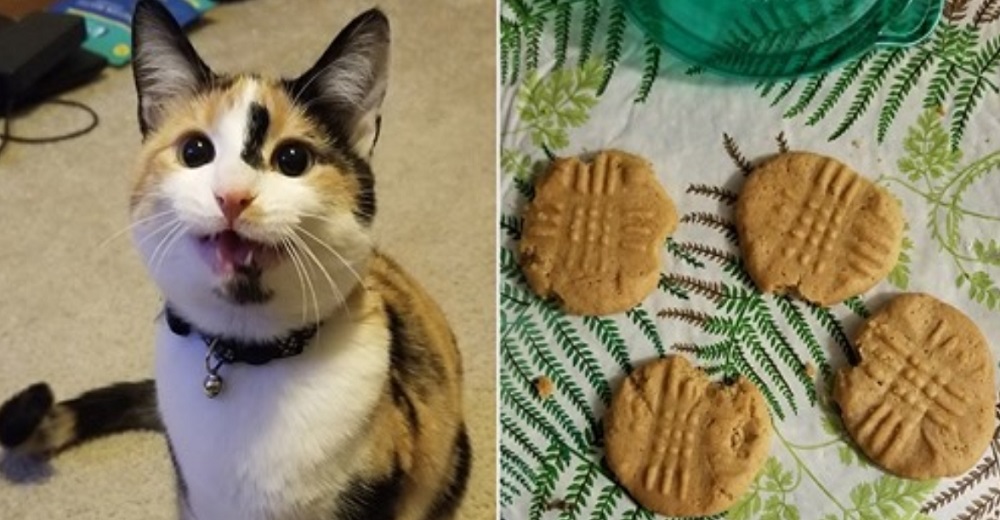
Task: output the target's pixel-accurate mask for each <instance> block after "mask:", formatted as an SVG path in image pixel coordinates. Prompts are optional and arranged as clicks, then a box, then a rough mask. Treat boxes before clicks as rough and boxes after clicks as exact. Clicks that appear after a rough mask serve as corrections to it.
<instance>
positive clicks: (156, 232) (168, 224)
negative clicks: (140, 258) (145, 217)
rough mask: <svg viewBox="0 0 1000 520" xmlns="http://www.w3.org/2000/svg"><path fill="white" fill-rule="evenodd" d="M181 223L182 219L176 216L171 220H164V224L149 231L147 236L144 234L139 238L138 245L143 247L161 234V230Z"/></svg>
mask: <svg viewBox="0 0 1000 520" xmlns="http://www.w3.org/2000/svg"><path fill="white" fill-rule="evenodd" d="M179 223H180V219H178V218H176V217H174V218H172V219H170V220H169V221H167V222H164V223H163V224H160V225H159V226H158V227H157V228H156V229H154V230H153V231H150V232H149V233H147V234H146V236H144V237H142V238H141V239H139V241H138V242H137V243H136V245H137V246H140V247H141V246H142V245H144V244H145V243H146V242H149V241H150V240H151V239H153V238H155V237H157V236H159V234H160V233H161V232H164V231H165V230H166V229H167V228H170V227H173V226H174V225H176V224H179Z"/></svg>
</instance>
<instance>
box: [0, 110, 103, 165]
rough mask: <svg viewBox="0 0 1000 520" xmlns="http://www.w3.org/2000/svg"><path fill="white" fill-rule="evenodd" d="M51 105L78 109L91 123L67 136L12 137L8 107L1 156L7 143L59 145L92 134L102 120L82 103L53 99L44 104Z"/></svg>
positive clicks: (4, 117) (0, 137)
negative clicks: (88, 117)
mask: <svg viewBox="0 0 1000 520" xmlns="http://www.w3.org/2000/svg"><path fill="white" fill-rule="evenodd" d="M46 103H50V104H53V105H62V106H67V107H72V108H76V109H79V110H82V111H84V112H86V113H87V115H89V116H90V122H88V123H87V125H86V126H84V127H83V128H80V129H78V130H73V131H72V132H68V133H65V134H59V135H51V136H42V137H23V136H19V135H12V134H11V133H10V121H11V107H10V106H8V107H7V108H6V110H5V111H4V114H3V121H4V122H3V133H0V154H2V153H3V149H4V147H6V146H7V143H22V144H46V143H58V142H60V141H66V140H68V139H75V138H77V137H80V136H82V135H86V134H88V133H90V132H91V131H92V130H93V129H95V128H97V125H99V124H100V122H101V118H100V117H99V116H98V115H97V112H95V111H94V109H92V108H90V107H89V106H87V105H85V104H83V103H80V102H79V101H70V100H68V99H52V100H49V101H45V102H43V103H42V104H46Z"/></svg>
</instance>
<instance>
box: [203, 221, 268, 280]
mask: <svg viewBox="0 0 1000 520" xmlns="http://www.w3.org/2000/svg"><path fill="white" fill-rule="evenodd" d="M206 242H207V245H208V249H209V250H208V251H206V253H208V255H209V259H210V261H211V263H212V264H213V267H214V268H215V270H216V271H217V272H220V273H232V272H234V271H236V270H237V269H239V268H249V267H254V268H261V267H265V266H266V264H269V263H270V262H269V258H270V257H271V256H273V255H271V254H270V252H271V251H270V249H269V248H268V247H267V246H266V245H264V244H261V243H259V242H254V241H252V240H247V239H245V238H243V237H241V236H240V235H239V234H238V233H236V232H235V231H232V230H226V231H223V232H222V233H219V234H218V235H215V236H214V237H210V238H208V239H207V240H206Z"/></svg>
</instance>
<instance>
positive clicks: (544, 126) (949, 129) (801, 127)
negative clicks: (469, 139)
mask: <svg viewBox="0 0 1000 520" xmlns="http://www.w3.org/2000/svg"><path fill="white" fill-rule="evenodd" d="M944 15H945V16H944V19H943V21H942V24H941V25H940V26H939V27H938V29H937V30H936V31H935V33H934V34H933V35H932V37H931V38H930V39H929V40H928V41H926V42H925V43H923V44H921V45H919V46H915V47H912V48H907V49H894V50H876V51H872V52H870V53H868V54H865V55H863V56H861V57H859V58H857V59H855V60H853V61H850V62H848V63H847V64H845V65H844V66H843V67H841V68H839V69H837V70H834V71H831V72H829V73H825V74H820V75H817V76H814V77H809V78H802V79H799V80H795V81H787V82H775V83H746V82H742V83H741V82H736V81H732V80H724V79H720V78H716V77H713V76H710V75H708V74H704V73H702V72H701V71H699V70H697V69H692V68H690V67H689V66H687V65H685V64H683V63H680V62H678V61H677V60H676V59H675V58H673V57H671V56H669V55H667V54H665V53H661V51H660V50H659V49H658V48H657V47H655V46H654V45H652V44H651V43H650V42H649V41H647V40H645V39H644V38H643V36H642V34H641V33H640V32H639V31H638V30H637V29H636V28H634V27H633V26H632V25H631V24H630V22H629V21H628V20H627V19H626V17H625V15H624V11H623V7H622V4H621V3H620V2H619V1H618V0H503V3H502V8H501V12H500V16H501V20H500V24H501V34H500V47H501V71H500V72H501V81H502V83H503V86H502V89H501V96H502V99H501V111H502V115H501V120H502V121H503V129H502V144H501V146H502V150H501V167H502V170H503V177H502V181H501V184H502V192H503V195H502V209H501V212H502V215H501V220H500V223H499V225H500V228H501V234H502V238H501V250H500V266H501V269H500V270H501V274H500V277H501V280H500V288H499V291H500V304H501V308H500V333H501V338H502V339H501V345H500V354H501V371H500V385H501V388H500V395H501V413H500V422H501V447H500V468H501V469H500V479H501V481H500V500H501V508H502V509H501V511H502V516H503V518H505V519H506V520H524V519H530V520H537V519H560V520H573V519H587V520H601V519H627V520H633V519H651V518H655V515H653V514H652V513H650V512H648V511H646V510H644V509H643V508H641V507H639V506H637V505H636V504H635V503H634V502H633V501H632V500H631V498H630V497H629V496H628V495H627V494H626V493H625V492H624V491H623V490H622V489H621V488H620V487H618V486H617V485H616V484H615V482H614V480H613V479H612V478H611V475H610V473H609V471H608V470H607V468H606V467H605V466H604V465H602V462H601V460H602V457H603V449H602V439H601V429H602V428H601V417H602V416H603V413H604V410H605V407H606V406H607V404H608V402H609V401H610V397H611V392H612V389H613V388H614V385H615V384H616V383H617V382H618V381H619V380H620V378H621V375H622V374H623V373H625V372H628V371H630V370H631V369H632V367H633V366H634V365H635V364H637V363H640V362H642V361H644V360H647V359H650V358H653V357H656V356H662V355H665V354H668V353H681V354H683V355H686V356H689V357H690V358H691V359H692V360H693V361H694V362H695V363H697V364H698V365H700V366H701V367H703V368H704V369H705V370H707V371H708V372H709V373H710V374H712V375H714V376H716V377H723V376H725V375H736V374H741V375H744V376H746V377H748V378H749V379H750V380H752V381H753V382H754V383H755V384H756V385H757V386H758V387H759V388H760V389H761V390H762V392H763V393H764V395H765V397H766V399H767V402H768V403H769V405H770V408H771V412H772V416H773V419H774V425H775V430H776V435H775V439H774V442H773V445H772V449H771V456H770V458H769V459H768V460H767V463H766V464H765V466H764V468H763V471H762V472H761V474H760V476H759V477H758V478H757V480H756V482H755V483H754V485H753V486H752V488H751V490H750V492H749V493H748V494H747V495H746V496H745V497H744V498H743V499H742V500H741V501H740V502H738V503H737V505H736V506H735V507H733V508H732V509H731V510H730V511H728V512H727V513H726V514H724V515H720V516H719V517H720V518H721V517H725V518H730V519H734V520H742V519H757V518H763V519H783V520H793V519H799V518H802V519H822V520H834V519H883V518H920V519H926V518H945V519H948V518H961V519H1000V429H998V430H997V434H996V435H995V436H994V439H993V442H992V444H991V446H990V448H989V449H988V450H987V451H986V453H984V454H983V457H982V459H981V460H980V462H979V463H978V464H977V465H976V466H975V467H974V468H973V469H972V470H970V471H969V472H968V473H966V474H965V475H963V476H961V477H959V478H955V479H942V480H937V481H927V482H916V481H908V480H903V479H898V478H895V477H892V476H889V475H887V474H885V473H883V472H882V471H880V470H879V469H877V468H876V467H873V466H872V465H870V463H869V462H868V461H867V460H866V459H865V458H864V457H863V456H861V455H859V453H858V452H857V451H856V450H855V449H854V448H853V447H852V445H851V444H850V443H849V442H848V439H847V437H846V435H845V433H844V431H843V429H842V427H841V425H840V423H839V420H838V418H837V417H836V415H835V414H834V413H833V412H832V411H831V409H830V407H829V393H830V391H829V384H830V381H831V378H832V375H833V373H834V372H835V371H836V370H837V369H838V368H840V367H842V366H844V365H845V363H846V357H845V352H847V351H848V350H849V349H850V337H851V335H852V333H853V331H855V330H856V328H857V327H858V325H859V324H860V322H861V320H862V319H863V318H864V317H865V316H867V315H868V313H869V312H870V309H875V308H878V306H879V305H880V304H881V303H883V302H884V301H885V300H886V299H887V298H888V297H889V296H891V295H892V294H894V293H897V292H899V291H904V290H906V291H923V292H928V293H931V294H934V295H935V296H937V297H938V298H941V299H943V300H945V301H947V302H950V303H952V304H953V305H955V306H957V307H958V308H960V309H962V310H963V311H964V312H966V313H967V314H968V315H969V316H970V317H971V318H972V319H973V320H974V321H976V323H978V324H979V326H980V327H981V328H982V330H983V332H984V333H985V334H986V336H987V338H989V340H990V342H991V344H992V347H991V348H992V351H993V355H994V361H997V360H1000V287H998V285H997V280H998V278H1000V243H998V242H997V239H996V237H998V236H1000V206H998V204H997V201H1000V117H998V114H1000V20H998V19H1000V0H981V1H978V2H977V1H969V0H965V1H959V0H951V1H949V2H947V5H946V7H945V13H944ZM605 148H621V149H624V150H628V151H630V152H634V153H638V154H640V155H643V156H644V157H646V158H648V159H649V160H650V161H651V162H652V163H653V164H654V166H655V168H656V170H657V174H658V176H659V178H660V180H661V182H662V183H663V185H664V186H665V187H666V188H667V189H668V191H669V192H670V194H671V196H672V197H673V198H674V200H675V202H676V203H677V206H678V209H679V212H680V213H681V215H682V216H683V217H682V219H681V224H680V225H679V228H678V230H677V232H676V233H675V235H674V236H673V237H672V238H671V240H669V241H668V243H667V244H665V245H664V256H665V258H666V261H665V265H664V267H663V271H662V275H661V279H660V283H659V289H658V290H657V291H656V292H655V293H654V294H653V295H651V296H650V297H649V298H647V299H646V301H644V302H643V303H642V305H640V306H638V307H636V308H635V309H632V310H631V311H629V312H627V313H624V314H621V315H615V316H610V317H601V318H594V317H589V318H579V317H570V316H566V315H564V314H563V313H562V312H561V311H560V310H559V309H558V308H557V307H555V306H553V305H551V304H549V303H546V302H544V301H541V300H539V299H538V298H536V297H535V296H534V295H533V294H532V293H531V292H530V290H528V289H527V286H526V285H525V282H524V280H523V278H522V275H521V273H520V270H519V268H518V266H517V260H516V253H515V251H516V243H517V240H518V238H519V237H520V234H521V229H522V220H521V217H520V208H521V207H522V206H523V204H524V203H525V201H526V200H528V199H530V198H531V195H532V193H531V182H532V176H533V175H535V174H536V173H537V172H538V171H540V169H543V168H544V167H545V164H546V162H547V157H548V156H550V155H574V154H581V153H586V152H593V151H597V150H600V149H605ZM788 148H793V149H799V150H810V151H814V152H818V153H822V154H826V155H830V156H833V157H837V158H839V159H840V160H842V161H843V162H845V163H847V164H849V165H850V166H852V167H853V168H854V169H856V170H857V171H859V172H863V173H864V174H865V175H867V176H868V177H869V178H871V179H873V180H875V181H876V182H877V183H879V184H880V185H882V186H884V187H885V188H887V189H888V190H889V191H890V192H892V193H893V194H894V195H895V196H896V197H898V198H899V199H900V200H901V201H902V204H903V208H904V212H905V215H906V218H907V229H906V238H905V241H904V250H903V253H902V255H901V256H900V260H899V264H898V265H897V266H896V268H895V269H894V270H893V271H892V274H891V275H890V276H889V279H888V280H886V281H885V282H883V283H881V284H879V285H878V286H877V287H875V288H874V289H873V290H871V291H869V292H868V293H867V294H865V295H863V296H862V297H860V298H855V299H852V300H850V301H848V302H846V303H845V304H843V305H838V306H836V307H833V308H830V309H823V308H818V307H815V306H811V305H806V304H803V303H802V302H799V301H796V300H794V299H790V298H785V297H774V296H766V295H762V294H760V293H759V292H758V291H757V290H756V288H755V287H754V285H753V283H752V282H751V281H750V279H749V278H748V276H747V274H746V272H745V270H744V269H743V265H742V262H741V259H740V256H739V254H738V249H737V247H736V244H735V242H736V233H735V228H734V226H733V221H732V218H733V203H734V201H735V197H736V193H738V190H739V188H740V186H741V185H742V182H743V178H744V175H745V174H746V172H747V171H748V170H749V169H750V168H751V167H752V166H753V164H754V163H756V162H757V161H759V160H761V159H763V158H765V157H767V156H768V155H771V154H774V153H777V152H779V151H781V150H785V149H788ZM998 368H1000V367H998ZM539 376H546V377H547V378H549V379H550V380H551V381H552V382H553V384H554V393H553V395H552V397H550V398H548V399H545V400H540V399H538V397H537V396H536V394H535V391H534V387H533V381H534V380H535V379H536V378H537V377H539ZM997 388H998V389H1000V384H998V386H997ZM997 415H998V420H1000V408H998V410H997Z"/></svg>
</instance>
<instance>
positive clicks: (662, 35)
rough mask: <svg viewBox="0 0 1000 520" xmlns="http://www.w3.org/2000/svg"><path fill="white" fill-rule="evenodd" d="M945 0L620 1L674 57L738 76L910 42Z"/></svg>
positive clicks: (797, 69) (924, 32) (797, 72)
mask: <svg viewBox="0 0 1000 520" xmlns="http://www.w3.org/2000/svg"><path fill="white" fill-rule="evenodd" d="M943 3H944V2H943V0H839V1H830V0H626V1H625V9H626V12H627V13H628V14H629V16H630V17H631V19H632V20H633V21H634V22H635V23H636V24H637V25H638V26H639V27H640V28H642V30H643V31H644V32H645V33H646V34H647V35H648V36H649V37H651V38H652V39H653V40H655V41H656V42H658V43H659V44H660V45H662V46H663V47H665V48H666V49H667V50H669V51H670V52H671V53H673V54H675V55H677V56H679V57H680V58H682V59H684V60H686V61H688V62H690V63H692V64H694V65H698V66H701V67H704V68H706V69H708V70H712V71H715V72H720V73H723V74H727V75H735V76H741V77H751V78H763V79H782V78H790V77H795V76H801V75H805V74H811V73H814V72H820V71H824V70H827V69H829V68H831V67H833V66H835V65H837V64H839V63H841V62H843V61H845V60H848V59H851V58H853V57H856V56H858V55H861V54H863V53H865V52H867V51H869V50H871V49H872V48H874V47H890V46H901V45H912V44H914V43H917V42H919V41H920V40H922V39H923V38H926V37H927V36H928V35H929V34H930V33H931V31H933V30H934V27H935V25H937V22H938V20H939V19H940V17H941V9H942V4H943Z"/></svg>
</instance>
